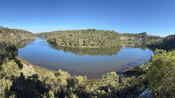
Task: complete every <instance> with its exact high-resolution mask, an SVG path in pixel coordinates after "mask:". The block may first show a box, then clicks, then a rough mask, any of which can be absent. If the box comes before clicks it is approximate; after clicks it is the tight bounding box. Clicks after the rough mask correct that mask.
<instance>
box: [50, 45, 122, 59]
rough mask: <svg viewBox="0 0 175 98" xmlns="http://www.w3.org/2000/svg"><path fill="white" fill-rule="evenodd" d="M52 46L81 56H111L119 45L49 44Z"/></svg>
mask: <svg viewBox="0 0 175 98" xmlns="http://www.w3.org/2000/svg"><path fill="white" fill-rule="evenodd" d="M50 46H51V47H52V48H54V49H57V50H59V51H60V50H63V51H64V52H65V53H66V52H71V53H73V54H76V55H79V56H82V55H90V56H96V55H108V56H112V55H115V54H117V53H118V52H119V51H120V49H121V47H115V48H71V47H60V46H56V45H50Z"/></svg>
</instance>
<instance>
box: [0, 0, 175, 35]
mask: <svg viewBox="0 0 175 98" xmlns="http://www.w3.org/2000/svg"><path fill="white" fill-rule="evenodd" d="M0 25H1V26H5V27H10V28H20V29H26V30H29V31H32V32H34V33H35V32H42V31H53V30H68V29H87V28H96V29H104V30H115V31H117V32H128V33H138V32H148V33H149V34H152V35H160V36H165V35H169V34H174V33H175V0H0Z"/></svg>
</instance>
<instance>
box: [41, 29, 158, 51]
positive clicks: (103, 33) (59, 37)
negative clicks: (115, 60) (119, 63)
mask: <svg viewBox="0 0 175 98" xmlns="http://www.w3.org/2000/svg"><path fill="white" fill-rule="evenodd" d="M38 36H40V37H43V38H46V39H47V42H49V43H50V44H54V45H57V46H62V47H76V48H77V47H79V48H111V47H119V46H123V45H124V46H146V45H147V44H150V43H152V42H153V41H155V40H158V39H161V38H160V37H158V36H150V35H147V33H146V32H143V33H139V34H127V33H125V34H121V33H118V32H115V31H109V30H96V29H87V30H68V31H53V32H44V33H40V34H38Z"/></svg>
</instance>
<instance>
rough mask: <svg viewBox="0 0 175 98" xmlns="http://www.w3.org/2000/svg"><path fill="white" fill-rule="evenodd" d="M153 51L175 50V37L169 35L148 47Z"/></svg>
mask: <svg viewBox="0 0 175 98" xmlns="http://www.w3.org/2000/svg"><path fill="white" fill-rule="evenodd" d="M148 47H149V48H151V49H156V48H158V49H164V50H174V49H175V35H169V36H167V37H165V38H163V39H160V40H157V41H155V42H154V43H151V44H149V45H148Z"/></svg>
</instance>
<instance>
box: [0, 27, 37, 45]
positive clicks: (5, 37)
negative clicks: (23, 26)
mask: <svg viewBox="0 0 175 98" xmlns="http://www.w3.org/2000/svg"><path fill="white" fill-rule="evenodd" d="M32 40H35V34H33V33H31V32H29V31H25V30H20V29H10V28H4V27H1V26H0V42H3V41H4V42H10V43H12V44H14V45H16V46H17V47H22V46H24V45H25V44H27V43H28V42H29V41H32Z"/></svg>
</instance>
